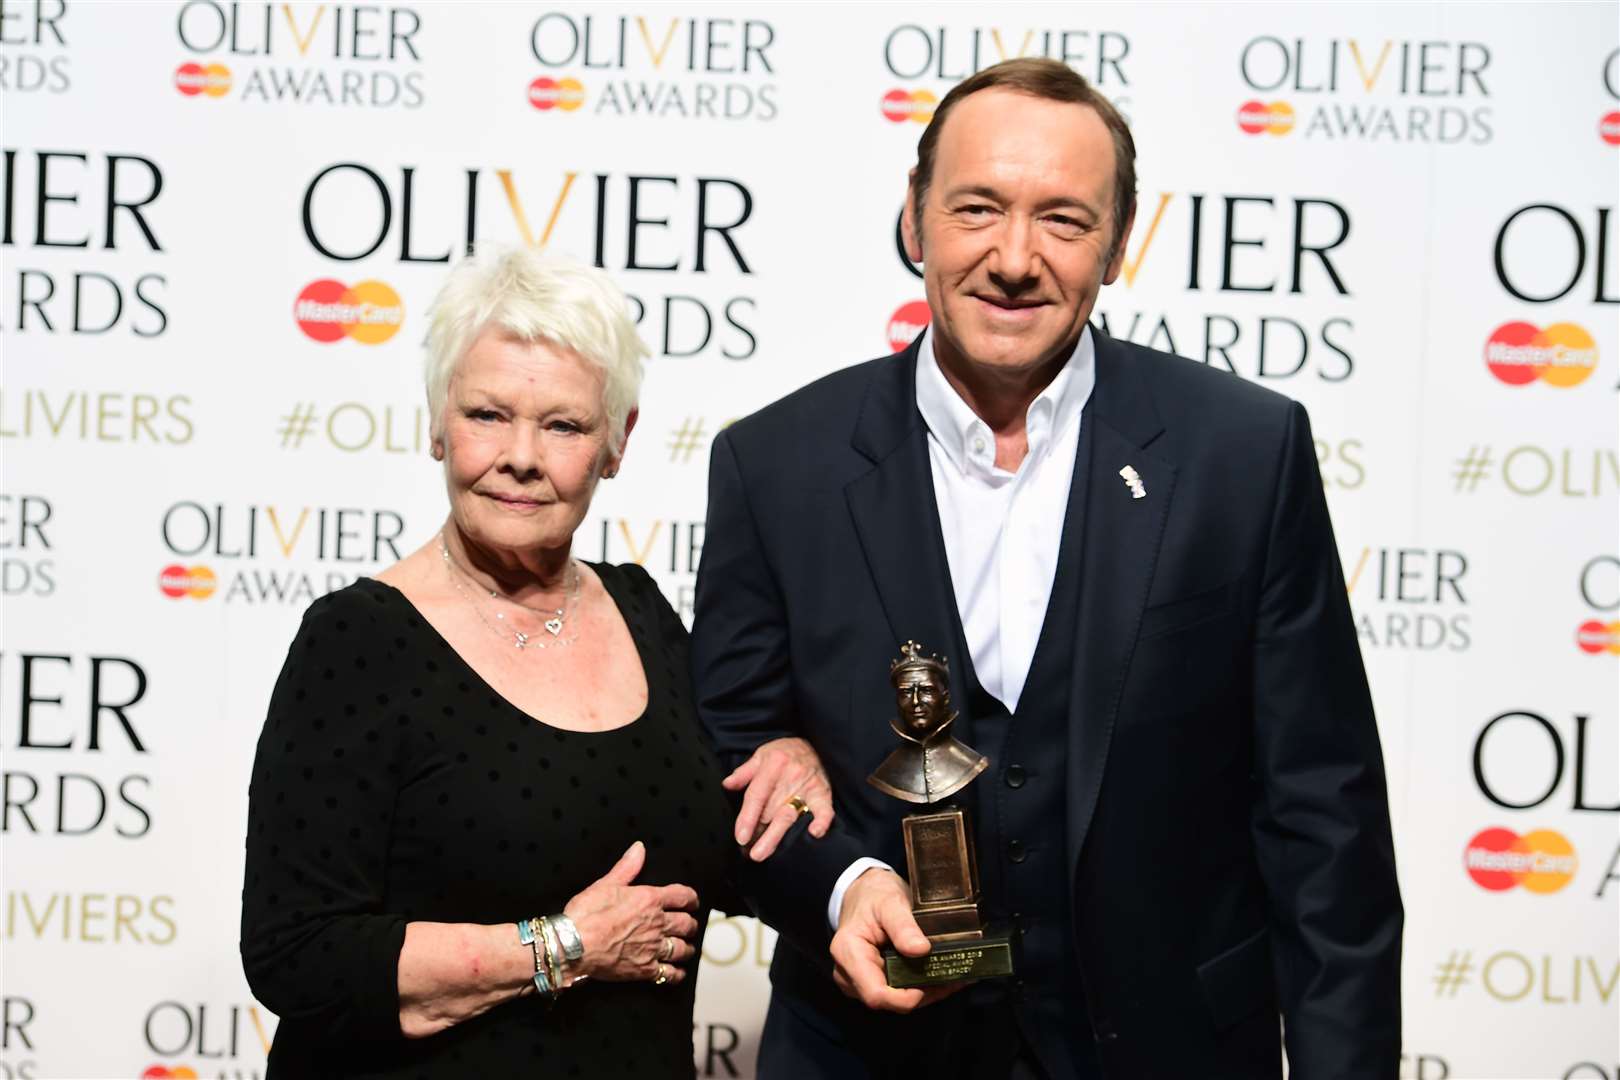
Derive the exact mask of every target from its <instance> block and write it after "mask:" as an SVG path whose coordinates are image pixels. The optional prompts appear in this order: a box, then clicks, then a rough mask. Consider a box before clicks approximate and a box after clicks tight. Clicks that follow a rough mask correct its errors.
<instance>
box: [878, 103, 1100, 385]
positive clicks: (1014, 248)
mask: <svg viewBox="0 0 1620 1080" xmlns="http://www.w3.org/2000/svg"><path fill="white" fill-rule="evenodd" d="M909 198H910V197H909V196H908V199H909ZM1113 205H1114V146H1113V140H1112V138H1111V137H1110V136H1109V133H1108V128H1107V126H1106V125H1105V124H1104V123H1103V121H1102V118H1101V117H1100V116H1098V115H1097V113H1096V111H1095V110H1093V109H1091V108H1089V107H1087V106H1084V105H1070V104H1066V103H1063V102H1057V101H1047V100H1045V99H1042V98H1036V97H1030V96H1029V95H1027V94H1019V93H1015V92H1013V91H1010V90H1004V89H999V88H993V89H990V90H981V91H980V92H978V93H976V94H973V95H970V96H969V97H967V98H964V99H963V100H962V101H961V102H960V103H959V104H957V105H956V106H955V108H954V109H953V110H952V111H951V113H950V114H949V116H948V118H947V119H946V121H945V127H944V130H943V131H942V132H941V133H940V138H939V143H938V146H937V149H936V153H935V157H934V174H933V178H932V180H931V181H930V183H929V186H928V192H927V205H925V206H922V207H916V206H914V205H910V204H909V203H908V209H909V210H910V212H909V213H908V214H907V215H906V243H907V251H908V254H909V255H910V256H911V257H912V259H913V260H916V259H919V258H920V259H921V260H922V262H923V281H924V283H925V285H926V286H927V292H928V307H929V309H930V311H931V312H932V319H933V327H934V334H935V338H936V340H937V342H938V348H939V349H941V350H942V352H941V356H942V358H943V359H945V360H947V361H950V360H952V359H960V360H962V361H965V362H967V363H969V364H972V365H974V366H976V367H979V368H987V369H995V370H1000V371H1003V372H1005V373H1007V374H1014V373H1016V372H1019V371H1025V370H1030V369H1034V368H1037V367H1039V366H1041V365H1042V364H1044V363H1046V362H1047V361H1049V360H1051V359H1053V358H1055V357H1056V356H1058V354H1059V350H1061V349H1064V348H1066V347H1067V346H1069V345H1071V344H1072V343H1073V342H1074V341H1075V340H1076V339H1077V338H1078V337H1079V335H1080V330H1081V328H1082V327H1083V326H1084V325H1085V322H1086V320H1087V319H1088V318H1089V317H1090V316H1091V309H1092V307H1093V306H1094V305H1095V304H1096V302H1097V292H1098V290H1099V289H1101V287H1102V286H1103V285H1105V284H1108V283H1110V282H1112V281H1113V280H1114V279H1115V278H1116V277H1118V276H1119V269H1120V264H1121V261H1122V260H1123V258H1124V244H1123V243H1118V244H1116V243H1115V230H1114V221H1113ZM919 210H920V212H921V213H920V216H919V215H918V211H919ZM1125 232H1126V233H1127V234H1128V233H1129V232H1130V223H1129V222H1126V225H1125Z"/></svg>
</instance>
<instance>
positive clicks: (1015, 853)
mask: <svg viewBox="0 0 1620 1080" xmlns="http://www.w3.org/2000/svg"><path fill="white" fill-rule="evenodd" d="M1028 854H1029V852H1028V851H1027V850H1025V848H1024V844H1023V841H1021V840H1009V841H1007V858H1009V859H1011V860H1012V861H1013V862H1023V861H1024V858H1025V856H1027V855H1028Z"/></svg>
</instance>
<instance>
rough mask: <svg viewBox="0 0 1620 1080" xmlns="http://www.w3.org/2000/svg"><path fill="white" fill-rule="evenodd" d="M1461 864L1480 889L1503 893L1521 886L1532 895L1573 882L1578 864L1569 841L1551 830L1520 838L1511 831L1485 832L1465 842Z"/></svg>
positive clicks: (1552, 890) (1493, 830)
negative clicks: (1465, 846) (1466, 844)
mask: <svg viewBox="0 0 1620 1080" xmlns="http://www.w3.org/2000/svg"><path fill="white" fill-rule="evenodd" d="M1463 865H1464V866H1466V867H1467V868H1468V876H1469V877H1471V878H1473V879H1474V883H1475V884H1477V885H1478V886H1479V887H1480V888H1482V889H1489V890H1491V891H1492V892H1506V891H1507V890H1508V889H1511V888H1513V887H1514V886H1515V885H1522V886H1524V887H1525V889H1526V890H1528V891H1530V892H1533V893H1555V892H1557V891H1558V890H1559V889H1562V888H1563V887H1564V886H1565V885H1568V884H1569V883H1570V881H1571V880H1573V879H1574V877H1575V869H1576V867H1577V866H1578V865H1579V862H1578V861H1577V860H1576V858H1575V849H1574V848H1573V847H1571V846H1570V843H1569V841H1568V840H1565V839H1564V837H1563V834H1562V833H1555V832H1553V831H1552V830H1551V829H1537V830H1536V831H1535V832H1527V833H1525V834H1524V835H1523V836H1520V835H1519V834H1518V833H1516V832H1514V831H1513V830H1512V829H1486V830H1485V831H1484V832H1482V833H1480V834H1479V835H1478V836H1476V837H1474V838H1473V839H1472V840H1470V841H1468V847H1467V848H1465V849H1464V851H1463Z"/></svg>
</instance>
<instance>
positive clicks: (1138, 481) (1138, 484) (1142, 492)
mask: <svg viewBox="0 0 1620 1080" xmlns="http://www.w3.org/2000/svg"><path fill="white" fill-rule="evenodd" d="M1119 475H1120V476H1121V477H1123V478H1124V480H1125V486H1126V487H1128V488H1130V489H1131V498H1133V499H1145V498H1147V487H1146V486H1145V485H1143V483H1142V477H1141V476H1140V475H1139V474H1138V473H1137V471H1136V470H1135V469H1133V468H1131V467H1130V466H1129V465H1127V466H1125V467H1124V468H1123V469H1121V470H1119Z"/></svg>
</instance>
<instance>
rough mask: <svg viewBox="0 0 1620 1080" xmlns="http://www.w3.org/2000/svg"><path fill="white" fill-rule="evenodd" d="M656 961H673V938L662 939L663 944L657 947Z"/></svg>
mask: <svg viewBox="0 0 1620 1080" xmlns="http://www.w3.org/2000/svg"><path fill="white" fill-rule="evenodd" d="M658 959H660V960H673V959H675V939H674V938H673V937H665V938H664V943H663V944H662V945H660V946H659V947H658Z"/></svg>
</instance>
